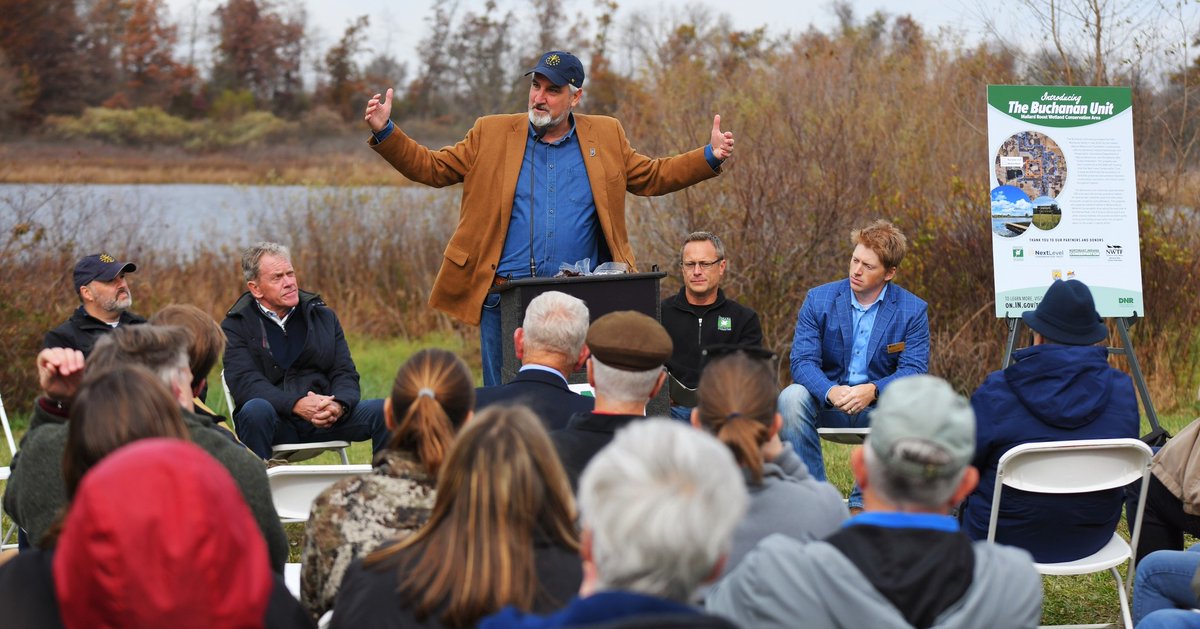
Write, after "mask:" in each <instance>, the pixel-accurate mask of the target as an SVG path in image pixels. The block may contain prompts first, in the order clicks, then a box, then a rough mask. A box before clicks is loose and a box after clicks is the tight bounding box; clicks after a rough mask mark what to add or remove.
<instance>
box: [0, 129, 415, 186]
mask: <svg viewBox="0 0 1200 629" xmlns="http://www.w3.org/2000/svg"><path fill="white" fill-rule="evenodd" d="M365 135H366V134H364V137H363V138H358V140H359V143H358V144H359V145H358V146H355V147H353V148H350V147H346V146H327V147H319V148H315V149H313V150H307V149H304V148H301V147H297V146H280V147H276V148H273V149H257V150H239V151H227V152H222V153H209V154H198V153H188V152H185V151H182V150H176V149H170V148H156V149H134V148H127V147H114V146H103V145H96V144H92V143H86V144H80V145H74V146H59V145H54V146H50V145H46V144H42V143H32V142H20V143H12V144H0V183H40V184H53V183H67V182H69V183H84V184H151V183H196V184H247V185H254V184H278V185H318V186H324V185H343V186H394V185H407V183H408V182H407V180H406V179H404V178H403V177H401V176H399V175H398V174H397V173H396V172H395V171H394V170H392V168H391V167H390V166H388V164H387V163H386V162H384V161H383V160H381V159H378V158H376V157H374V156H373V155H372V154H371V151H370V149H368V148H367V146H366V140H365Z"/></svg>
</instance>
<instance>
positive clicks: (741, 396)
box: [692, 351, 849, 576]
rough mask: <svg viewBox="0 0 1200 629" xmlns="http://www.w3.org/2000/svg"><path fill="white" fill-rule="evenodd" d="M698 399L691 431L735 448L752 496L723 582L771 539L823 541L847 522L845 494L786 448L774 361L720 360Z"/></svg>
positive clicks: (711, 366) (741, 355)
mask: <svg viewBox="0 0 1200 629" xmlns="http://www.w3.org/2000/svg"><path fill="white" fill-rule="evenodd" d="M696 392H697V398H698V399H697V404H696V408H694V409H692V425H693V426H695V427H697V428H699V429H701V430H704V431H707V432H709V433H711V434H713V435H715V436H716V437H717V438H718V439H720V440H721V441H722V442H723V443H725V445H727V446H729V449H730V450H732V451H733V456H734V458H735V459H736V460H737V462H738V465H739V466H741V468H742V473H743V474H744V475H745V478H746V489H747V491H749V492H750V504H749V508H748V509H747V510H746V515H745V517H743V518H742V522H741V524H739V525H738V527H737V529H736V530H735V531H734V533H733V548H732V549H731V550H730V553H729V559H728V561H726V563H725V568H724V571H723V572H722V576H723V575H724V574H728V572H729V571H730V570H732V569H733V568H734V567H735V566H737V564H738V562H740V561H741V560H742V557H744V556H745V555H746V553H748V552H750V550H751V549H752V548H754V546H755V545H756V544H758V542H759V540H761V539H763V538H764V537H767V536H768V535H772V534H774V533H782V534H784V535H787V536H789V537H793V538H795V539H798V540H800V541H808V540H813V539H821V538H823V537H826V536H827V535H829V534H830V533H833V532H834V531H835V530H837V529H838V527H839V526H841V523H842V521H843V520H845V519H846V518H847V517H849V513H848V512H847V510H846V505H845V503H843V502H842V495H841V493H839V492H838V490H837V489H836V488H835V487H833V486H832V485H830V484H829V483H826V482H823V481H817V480H814V479H813V478H812V477H811V476H809V474H808V470H807V469H806V468H805V467H804V462H803V461H801V460H800V457H799V456H797V455H796V453H795V452H793V451H792V446H791V444H787V443H784V442H783V441H781V440H780V438H779V428H780V426H781V425H782V423H783V418H782V417H781V416H780V415H779V413H778V412H777V411H776V408H775V400H776V399H777V398H778V396H779V388H778V387H777V386H776V377H775V374H774V372H773V370H772V369H771V366H770V363H769V362H768V361H766V360H762V359H759V358H751V357H750V356H748V355H747V354H746V353H745V352H743V351H736V352H733V353H730V354H725V355H722V356H719V357H717V358H714V359H712V360H710V361H709V363H708V364H707V365H706V366H705V367H704V371H703V372H702V373H701V374H700V385H699V387H698V388H697V390H696Z"/></svg>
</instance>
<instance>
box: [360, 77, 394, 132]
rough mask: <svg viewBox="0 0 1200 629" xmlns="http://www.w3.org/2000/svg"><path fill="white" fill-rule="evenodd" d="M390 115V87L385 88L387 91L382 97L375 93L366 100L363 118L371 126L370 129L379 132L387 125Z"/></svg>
mask: <svg viewBox="0 0 1200 629" xmlns="http://www.w3.org/2000/svg"><path fill="white" fill-rule="evenodd" d="M391 117H392V88H390V87H389V88H388V89H387V93H386V94H384V95H383V96H382V97H381V96H380V95H379V94H376V95H374V96H372V97H371V100H369V101H367V111H366V114H365V115H364V116H363V119H364V120H366V121H367V125H368V126H370V127H371V131H373V132H375V133H379V132H380V131H383V128H384V127H386V126H387V123H388V119H390V118H391Z"/></svg>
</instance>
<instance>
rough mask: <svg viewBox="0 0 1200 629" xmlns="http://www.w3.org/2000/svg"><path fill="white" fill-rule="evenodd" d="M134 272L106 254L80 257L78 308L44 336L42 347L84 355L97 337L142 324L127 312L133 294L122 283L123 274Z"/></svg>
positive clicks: (77, 267) (131, 266) (133, 266)
mask: <svg viewBox="0 0 1200 629" xmlns="http://www.w3.org/2000/svg"><path fill="white" fill-rule="evenodd" d="M136 270H137V265H136V264H134V263H132V262H117V260H116V258H114V257H112V256H110V255H108V254H107V253H97V254H92V255H90V256H84V257H83V258H81V259H80V260H79V262H78V263H76V264H75V278H74V279H75V283H74V286H75V296H76V297H78V298H79V303H80V306H79V308H78V309H77V310H75V313H74V314H72V315H71V318H70V319H67V320H66V321H65V322H64V323H63V324H62V325H60V326H58V327H57V328H54V329H53V330H50V331H49V332H47V333H46V338H45V340H43V341H42V347H43V348H47V347H65V348H69V349H77V350H79V351H81V352H83V355H84V356H87V355H88V354H90V353H92V346H93V345H95V344H96V339H97V338H99V337H100V335H101V334H107V333H108V332H110V331H112V329H113V328H115V327H117V326H118V325H131V324H134V323H145V322H146V319H145V318H144V317H141V316H138V315H136V314H133V313H132V312H129V308H130V307H131V306H133V293H132V292H130V290H129V284H128V283H126V281H125V274H126V273H133V272H134V271H136Z"/></svg>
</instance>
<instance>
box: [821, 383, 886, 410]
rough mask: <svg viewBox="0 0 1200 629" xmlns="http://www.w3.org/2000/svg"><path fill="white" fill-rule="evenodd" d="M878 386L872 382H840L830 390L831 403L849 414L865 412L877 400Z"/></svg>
mask: <svg viewBox="0 0 1200 629" xmlns="http://www.w3.org/2000/svg"><path fill="white" fill-rule="evenodd" d="M875 392H876V387H875V385H874V384H872V383H870V382H866V383H863V384H856V385H854V386H848V385H845V384H839V385H838V386H836V387H834V388H832V389H830V390H829V395H828V398H829V403H830V404H832V405H833V407H834V408H836V409H838V410H839V411H841V412H843V413H845V414H847V415H855V414H858V413H861V412H863V411H864V410H866V409H867V407H868V406H870V405H871V402H874V401H875V397H876V396H875Z"/></svg>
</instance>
